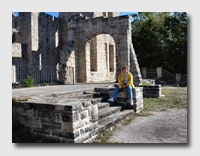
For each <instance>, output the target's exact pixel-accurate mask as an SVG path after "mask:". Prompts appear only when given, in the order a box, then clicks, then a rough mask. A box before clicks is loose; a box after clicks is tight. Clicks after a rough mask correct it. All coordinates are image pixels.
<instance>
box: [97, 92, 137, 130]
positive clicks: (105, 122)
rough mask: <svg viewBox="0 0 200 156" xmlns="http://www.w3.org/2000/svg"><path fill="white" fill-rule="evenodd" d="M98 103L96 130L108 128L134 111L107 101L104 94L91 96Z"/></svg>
mask: <svg viewBox="0 0 200 156" xmlns="http://www.w3.org/2000/svg"><path fill="white" fill-rule="evenodd" d="M93 99H95V100H96V101H97V105H98V130H99V131H100V132H103V131H105V130H106V129H108V128H110V127H111V126H113V125H114V124H116V123H117V122H119V121H120V120H121V119H123V118H125V117H127V116H129V115H131V114H133V113H134V110H133V109H124V105H122V104H117V103H114V102H108V101H107V99H108V97H106V96H98V95H97V96H95V97H93Z"/></svg>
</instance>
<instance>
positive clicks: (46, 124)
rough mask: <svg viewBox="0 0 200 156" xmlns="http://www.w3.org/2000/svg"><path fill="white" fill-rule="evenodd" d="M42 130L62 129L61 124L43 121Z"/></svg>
mask: <svg viewBox="0 0 200 156" xmlns="http://www.w3.org/2000/svg"><path fill="white" fill-rule="evenodd" d="M41 125H42V128H45V129H61V123H59V122H50V121H44V120H41Z"/></svg>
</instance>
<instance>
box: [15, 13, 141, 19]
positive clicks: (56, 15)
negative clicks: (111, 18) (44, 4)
mask: <svg viewBox="0 0 200 156" xmlns="http://www.w3.org/2000/svg"><path fill="white" fill-rule="evenodd" d="M14 13H15V15H16V16H18V13H19V12H14ZM44 13H46V14H49V15H52V16H55V17H58V14H59V12H44ZM130 13H138V12H119V14H120V16H122V15H129V14H130ZM131 18H132V17H131Z"/></svg>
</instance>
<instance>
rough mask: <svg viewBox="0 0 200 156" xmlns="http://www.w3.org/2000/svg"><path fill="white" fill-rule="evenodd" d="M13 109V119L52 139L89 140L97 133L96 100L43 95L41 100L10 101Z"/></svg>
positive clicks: (33, 131) (30, 129)
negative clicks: (44, 96)
mask: <svg viewBox="0 0 200 156" xmlns="http://www.w3.org/2000/svg"><path fill="white" fill-rule="evenodd" d="M33 99H34V98H33ZM12 109H13V120H14V122H17V123H19V124H22V125H24V126H25V129H26V130H28V131H29V132H31V133H35V134H40V135H42V136H45V137H47V138H49V139H52V140H54V141H55V142H59V143H89V142H92V141H93V140H94V139H95V138H96V137H97V134H98V107H97V102H96V101H95V100H70V99H66V98H51V97H46V98H43V99H42V100H40V102H39V101H34V100H33V101H29V102H28V101H27V102H19V101H17V102H13V104H12Z"/></svg>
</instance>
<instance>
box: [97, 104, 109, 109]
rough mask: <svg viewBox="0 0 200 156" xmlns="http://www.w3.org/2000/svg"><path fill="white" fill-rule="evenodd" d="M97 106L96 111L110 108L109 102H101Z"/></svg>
mask: <svg viewBox="0 0 200 156" xmlns="http://www.w3.org/2000/svg"><path fill="white" fill-rule="evenodd" d="M97 105H98V110H99V111H100V110H101V109H103V108H108V107H109V106H110V103H109V102H101V103H97Z"/></svg>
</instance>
